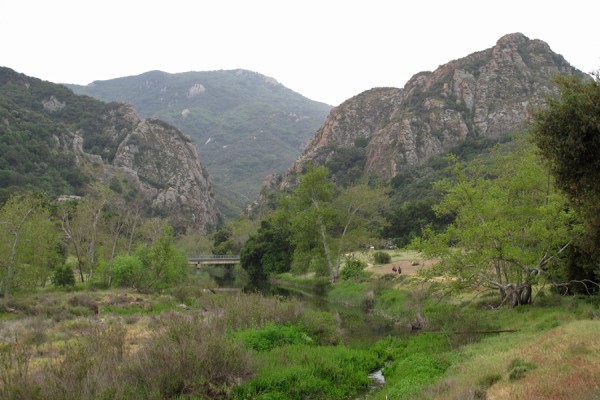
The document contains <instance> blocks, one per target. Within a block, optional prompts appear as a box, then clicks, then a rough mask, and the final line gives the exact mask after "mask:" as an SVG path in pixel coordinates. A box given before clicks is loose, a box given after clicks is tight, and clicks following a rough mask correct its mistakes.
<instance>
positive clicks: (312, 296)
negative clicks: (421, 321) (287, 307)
mask: <svg viewBox="0 0 600 400" xmlns="http://www.w3.org/2000/svg"><path fill="white" fill-rule="evenodd" d="M270 291H271V292H272V294H274V295H278V296H283V297H288V298H293V299H296V300H300V301H302V302H304V303H305V304H306V305H308V306H309V307H311V308H313V309H315V310H319V311H326V312H329V313H331V314H332V315H333V316H334V318H335V321H336V324H337V329H338V332H339V333H340V335H341V337H342V342H343V343H344V344H372V343H375V342H376V341H378V340H380V339H384V338H386V337H388V336H405V335H406V334H405V333H403V332H401V330H399V329H398V327H396V326H395V325H394V323H393V322H392V321H390V320H389V319H386V318H384V317H382V316H379V315H376V314H373V313H371V312H369V311H368V310H365V309H364V308H361V307H356V306H347V305H343V304H337V303H332V302H329V301H327V299H326V298H325V297H324V296H323V295H320V294H316V293H311V292H307V291H303V290H298V289H296V288H289V287H283V286H278V287H274V288H273V287H272V288H271V289H270ZM384 368H385V367H382V368H379V369H377V370H375V371H373V372H371V373H370V374H369V375H368V377H369V381H370V383H369V388H368V389H367V390H366V391H364V392H362V393H359V394H357V395H356V397H354V399H355V400H363V399H368V398H369V395H370V394H372V393H373V391H375V390H377V389H378V388H380V387H382V386H383V385H385V376H384V375H383V370H384Z"/></svg>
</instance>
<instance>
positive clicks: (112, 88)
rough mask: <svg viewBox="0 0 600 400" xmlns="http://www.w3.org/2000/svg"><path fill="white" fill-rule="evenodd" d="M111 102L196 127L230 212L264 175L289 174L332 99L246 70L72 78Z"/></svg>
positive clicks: (193, 131) (83, 90) (186, 128)
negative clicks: (301, 91) (315, 98)
mask: <svg viewBox="0 0 600 400" xmlns="http://www.w3.org/2000/svg"><path fill="white" fill-rule="evenodd" d="M67 86H69V87H70V88H72V89H73V90H74V91H75V92H77V93H80V94H87V95H90V96H93V97H96V98H98V99H101V100H105V101H115V100H117V101H123V102H127V103H130V104H132V105H133V106H134V107H135V108H136V109H137V111H138V112H139V113H140V114H141V115H142V116H145V117H156V118H160V119H162V120H164V121H167V122H168V123H170V124H173V125H174V126H176V127H178V128H179V129H181V130H182V131H183V132H185V133H186V134H189V135H190V136H191V137H192V139H193V140H194V142H195V143H196V147H197V150H198V153H199V154H200V156H201V157H202V162H203V165H204V166H205V167H206V170H207V171H208V173H209V175H210V177H211V179H212V181H213V183H214V185H215V193H216V198H217V202H218V203H219V206H220V207H221V208H222V210H223V212H224V213H225V214H226V215H228V216H230V217H236V216H237V215H239V212H240V211H241V210H242V209H243V207H244V206H245V205H246V204H248V203H249V202H250V201H251V200H252V199H253V198H254V197H255V196H256V195H257V194H258V192H259V190H260V185H261V182H262V181H263V179H264V178H265V177H266V176H268V175H270V174H273V173H283V172H285V170H286V169H287V168H288V166H289V165H290V164H291V163H292V161H293V160H294V159H295V158H296V157H297V156H298V155H299V154H300V153H301V152H302V150H304V148H305V145H306V142H307V141H308V139H310V138H311V137H312V136H313V135H314V133H315V131H316V130H317V129H318V128H319V126H320V125H321V124H322V123H323V121H324V119H325V117H326V116H327V113H328V112H329V110H330V108H331V107H330V106H328V105H326V104H323V103H318V102H315V101H312V100H309V99H307V98H305V97H303V96H301V95H300V94H298V93H295V92H293V91H291V90H289V89H287V88H285V87H284V86H283V85H281V84H279V83H278V82H277V81H276V80H274V79H273V78H269V77H266V76H263V75H260V74H258V73H254V72H250V71H245V70H232V71H209V72H187V73H179V74H168V73H165V72H161V71H151V72H146V73H144V74H141V75H137V76H130V77H123V78H117V79H112V80H107V81H96V82H93V83H91V84H89V85H87V86H77V85H67Z"/></svg>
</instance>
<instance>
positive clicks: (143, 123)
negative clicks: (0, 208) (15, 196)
mask: <svg viewBox="0 0 600 400" xmlns="http://www.w3.org/2000/svg"><path fill="white" fill-rule="evenodd" d="M97 183H102V184H104V185H106V186H110V187H111V189H112V190H113V194H114V195H116V196H124V197H127V198H128V200H132V199H134V198H135V199H138V200H139V201H141V202H142V203H144V204H145V208H146V214H147V215H149V216H152V215H161V216H165V217H168V218H170V220H171V222H172V223H173V225H174V226H175V227H176V228H177V229H178V230H179V231H188V230H191V231H200V232H204V231H209V230H212V229H213V228H214V227H216V225H217V224H218V219H219V212H218V210H217V208H216V206H215V201H214V199H213V195H212V189H211V184H210V182H209V181H208V179H207V178H206V173H205V172H204V170H203V168H202V166H201V164H200V159H199V157H198V154H197V152H196V149H195V147H194V146H193V144H192V142H191V139H190V138H189V137H187V136H185V135H184V134H183V133H181V132H180V131H179V130H177V129H176V128H174V127H173V126H170V125H168V124H166V123H164V122H162V121H159V120H156V119H149V120H145V119H142V118H140V117H139V116H138V115H137V114H136V112H135V111H134V110H133V109H132V107H131V106H128V105H125V104H121V103H103V102H100V101H98V100H95V99H93V98H91V97H87V96H78V95H75V94H74V93H73V92H72V91H71V90H69V89H67V88H65V87H64V86H61V85H57V84H53V83H50V82H45V81H41V80H39V79H36V78H31V77H27V76H25V75H23V74H19V73H16V72H15V71H13V70H11V69H9V68H0V193H1V197H2V200H6V198H7V197H8V196H9V195H10V194H11V193H13V192H15V191H23V190H29V191H41V192H47V193H49V194H51V195H53V196H60V195H85V194H86V193H88V192H89V188H90V187H93V186H95V185H96V184H97Z"/></svg>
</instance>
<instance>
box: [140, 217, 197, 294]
mask: <svg viewBox="0 0 600 400" xmlns="http://www.w3.org/2000/svg"><path fill="white" fill-rule="evenodd" d="M174 236H175V233H174V231H173V228H172V227H170V226H167V227H165V228H164V229H163V231H162V233H161V235H160V237H159V238H158V239H157V240H156V241H155V242H154V244H153V245H152V248H151V249H150V259H149V261H150V270H149V271H146V272H147V274H148V276H147V278H146V282H147V284H146V286H147V287H161V286H168V285H171V284H174V283H178V282H181V281H182V280H183V279H184V278H185V276H186V275H187V271H188V261H187V257H186V256H185V255H184V254H182V253H180V252H179V251H177V249H176V248H175V244H174V243H173V238H174Z"/></svg>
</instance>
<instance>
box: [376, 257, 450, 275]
mask: <svg viewBox="0 0 600 400" xmlns="http://www.w3.org/2000/svg"><path fill="white" fill-rule="evenodd" d="M438 262H439V260H421V261H418V262H416V261H411V260H399V261H394V262H392V263H389V264H384V265H379V264H378V265H373V264H371V263H369V264H367V268H366V270H367V271H369V272H373V273H374V274H375V275H385V274H393V273H394V271H393V270H392V268H393V267H396V268H398V267H400V268H401V269H402V275H414V274H416V273H417V271H418V270H420V269H422V268H426V267H429V266H431V265H434V264H436V263H438Z"/></svg>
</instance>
